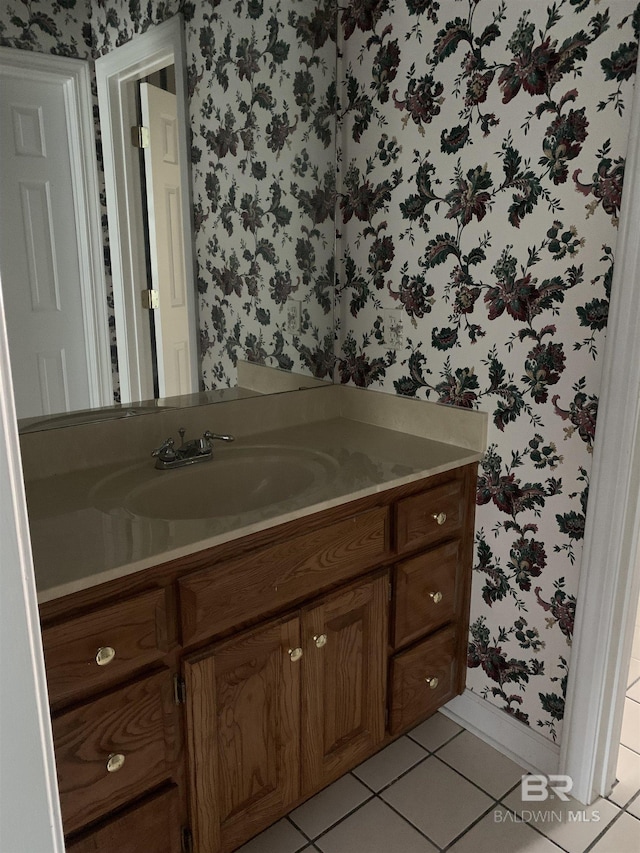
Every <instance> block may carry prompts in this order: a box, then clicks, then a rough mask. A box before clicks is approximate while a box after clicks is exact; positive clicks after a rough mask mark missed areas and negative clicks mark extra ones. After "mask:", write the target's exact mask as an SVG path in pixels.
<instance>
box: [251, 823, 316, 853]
mask: <svg viewBox="0 0 640 853" xmlns="http://www.w3.org/2000/svg"><path fill="white" fill-rule="evenodd" d="M305 844H308V841H307V839H306V838H305V837H304V835H302V833H301V832H298V830H297V829H296V828H295V827H294V826H291V824H290V823H289V821H288V820H285V819H283V820H279V821H278V822H277V823H274V824H273V826H270V827H269V829H265V831H264V832H261V833H260V835H256V837H255V838H252V839H251V841H249V842H247V843H246V844H245V845H244V846H243V847H241V848H240V849H239V850H238V853H296V851H298V850H300V849H301V848H302V847H303V846H304V845H305Z"/></svg>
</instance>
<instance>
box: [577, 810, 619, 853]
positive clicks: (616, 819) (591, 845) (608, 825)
mask: <svg viewBox="0 0 640 853" xmlns="http://www.w3.org/2000/svg"><path fill="white" fill-rule="evenodd" d="M613 805H615V803H613ZM623 814H624V809H620V811H619V812H618V814H617V815H616V816H615V817H614V818H613V820H610V821H609V823H608V824H607V825H606V826H605V827H604V829H603V830H602V832H601V833H600V834H599V835H596V837H595V838H594V839H593V841H592V842H590V844H589V845H588V846H587V847H585V848H584V850H583V851H582V853H589V850H593V848H594V847H595V846H596V844H597V843H598V842H599V841H602V839H603V838H604V836H605V835H606V834H607V832H609V830H610V829H611V827H612V826H613V825H614V823H617V822H618V821H619V820H620V817H621V815H623Z"/></svg>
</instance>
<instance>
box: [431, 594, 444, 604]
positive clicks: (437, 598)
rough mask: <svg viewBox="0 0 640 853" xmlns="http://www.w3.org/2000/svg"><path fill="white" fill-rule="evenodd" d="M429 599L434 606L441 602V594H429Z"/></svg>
mask: <svg viewBox="0 0 640 853" xmlns="http://www.w3.org/2000/svg"><path fill="white" fill-rule="evenodd" d="M429 598H430V599H431V600H432V601H433V603H434V604H440V602H441V601H442V593H441V592H430V593H429Z"/></svg>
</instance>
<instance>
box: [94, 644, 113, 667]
mask: <svg viewBox="0 0 640 853" xmlns="http://www.w3.org/2000/svg"><path fill="white" fill-rule="evenodd" d="M115 656H116V650H115V649H114V648H113V647H112V646H100V648H99V649H98V651H97V652H96V663H97V664H98V666H106V665H107V664H109V663H111V661H112V660H113V659H114V657H115Z"/></svg>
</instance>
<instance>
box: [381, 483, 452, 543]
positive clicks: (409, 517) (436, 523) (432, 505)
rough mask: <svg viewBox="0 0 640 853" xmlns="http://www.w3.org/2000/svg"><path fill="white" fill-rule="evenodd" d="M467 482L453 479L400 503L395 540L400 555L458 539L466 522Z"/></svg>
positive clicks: (397, 509)
mask: <svg viewBox="0 0 640 853" xmlns="http://www.w3.org/2000/svg"><path fill="white" fill-rule="evenodd" d="M464 491H465V490H464V479H458V478H454V479H451V480H448V481H447V482H445V483H442V484H441V485H439V486H434V488H432V489H429V490H428V491H426V492H422V494H419V495H412V496H411V497H409V498H404V499H403V500H401V501H399V502H398V505H397V508H396V513H397V515H396V522H397V523H396V537H397V542H396V545H397V549H398V552H399V553H402V552H403V551H413V550H415V549H416V548H425V547H428V546H429V545H435V544H436V543H437V542H441V541H443V540H444V539H450V538H451V537H452V536H457V535H458V533H459V532H460V530H461V528H462V525H463V523H464V507H465V494H464Z"/></svg>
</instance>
